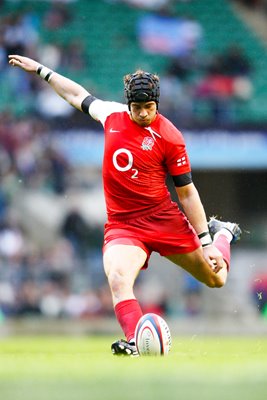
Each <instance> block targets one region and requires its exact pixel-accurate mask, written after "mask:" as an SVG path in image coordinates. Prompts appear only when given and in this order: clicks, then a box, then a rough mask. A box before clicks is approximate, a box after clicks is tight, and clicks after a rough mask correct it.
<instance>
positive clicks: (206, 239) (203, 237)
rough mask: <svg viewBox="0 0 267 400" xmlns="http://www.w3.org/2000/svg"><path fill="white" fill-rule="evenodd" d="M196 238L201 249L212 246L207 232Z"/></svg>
mask: <svg viewBox="0 0 267 400" xmlns="http://www.w3.org/2000/svg"><path fill="white" fill-rule="evenodd" d="M198 238H199V240H200V242H201V244H202V247H206V246H210V245H211V244H212V239H211V236H210V233H209V232H202V233H200V234H199V235H198Z"/></svg>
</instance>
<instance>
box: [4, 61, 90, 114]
mask: <svg viewBox="0 0 267 400" xmlns="http://www.w3.org/2000/svg"><path fill="white" fill-rule="evenodd" d="M8 58H9V64H10V65H12V66H13V67H20V68H22V69H23V70H24V71H27V72H31V73H38V74H39V75H40V76H41V77H42V78H43V79H45V80H46V81H47V82H48V83H49V84H50V86H51V87H52V88H53V89H54V91H55V92H56V93H57V94H58V95H59V96H60V97H62V98H63V99H64V100H66V101H67V102H68V103H69V104H70V105H72V106H73V107H75V108H77V109H78V110H80V111H83V110H82V102H83V100H84V99H85V98H86V97H88V96H90V93H89V92H88V91H87V90H86V89H84V88H83V87H82V86H81V85H79V84H78V83H76V82H74V81H72V80H71V79H68V78H66V77H64V76H63V75H60V74H58V73H57V72H54V71H51V70H50V69H49V68H47V67H44V66H42V65H40V64H39V63H38V62H37V61H34V60H32V59H31V58H28V57H23V56H20V55H14V54H12V55H9V56H8Z"/></svg>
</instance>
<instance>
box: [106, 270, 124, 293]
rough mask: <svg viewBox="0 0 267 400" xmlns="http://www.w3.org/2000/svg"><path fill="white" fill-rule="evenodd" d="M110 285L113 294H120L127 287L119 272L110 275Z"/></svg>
mask: <svg viewBox="0 0 267 400" xmlns="http://www.w3.org/2000/svg"><path fill="white" fill-rule="evenodd" d="M107 278H108V283H109V286H110V289H111V291H112V293H113V294H119V293H120V292H121V291H122V290H123V288H124V287H125V284H126V282H125V279H124V277H123V275H122V274H121V273H120V272H118V271H112V272H110V273H109V274H108V276H107Z"/></svg>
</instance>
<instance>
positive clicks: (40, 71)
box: [36, 65, 53, 82]
mask: <svg viewBox="0 0 267 400" xmlns="http://www.w3.org/2000/svg"><path fill="white" fill-rule="evenodd" d="M36 73H37V75H40V77H41V78H42V79H44V80H45V81H46V82H49V81H50V79H51V76H52V74H53V71H51V69H49V68H47V67H44V66H43V65H39V67H38V68H37V70H36Z"/></svg>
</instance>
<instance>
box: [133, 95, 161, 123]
mask: <svg viewBox="0 0 267 400" xmlns="http://www.w3.org/2000/svg"><path fill="white" fill-rule="evenodd" d="M130 112H131V118H132V120H133V121H134V122H136V123H137V124H138V125H140V126H148V125H150V124H151V123H152V122H153V121H154V119H155V118H156V115H157V104H156V102H155V101H145V102H140V103H135V102H132V103H131V105H130Z"/></svg>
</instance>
